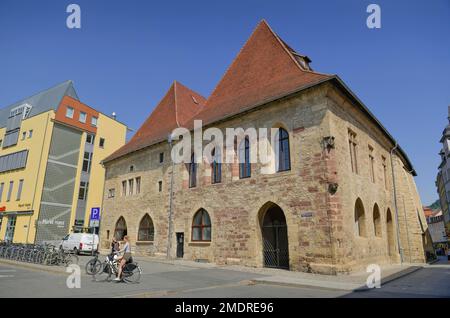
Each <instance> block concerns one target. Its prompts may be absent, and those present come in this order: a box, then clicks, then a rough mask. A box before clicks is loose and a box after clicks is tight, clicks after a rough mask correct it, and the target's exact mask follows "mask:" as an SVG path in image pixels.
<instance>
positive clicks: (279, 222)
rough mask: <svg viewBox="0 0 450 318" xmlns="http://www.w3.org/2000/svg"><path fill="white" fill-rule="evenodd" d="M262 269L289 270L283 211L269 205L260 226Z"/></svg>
mask: <svg viewBox="0 0 450 318" xmlns="http://www.w3.org/2000/svg"><path fill="white" fill-rule="evenodd" d="M261 232H262V241H263V258H264V267H272V268H283V269H289V244H288V232H287V224H286V218H285V216H284V213H283V210H281V208H280V207H279V206H278V205H276V204H270V205H269V206H268V208H267V209H266V211H265V213H264V215H263V219H262V224H261Z"/></svg>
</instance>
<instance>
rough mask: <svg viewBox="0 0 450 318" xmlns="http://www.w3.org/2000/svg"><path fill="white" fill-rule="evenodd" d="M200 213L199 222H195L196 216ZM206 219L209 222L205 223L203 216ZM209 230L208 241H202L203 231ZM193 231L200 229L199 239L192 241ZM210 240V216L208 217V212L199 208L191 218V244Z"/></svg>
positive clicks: (204, 240)
mask: <svg viewBox="0 0 450 318" xmlns="http://www.w3.org/2000/svg"><path fill="white" fill-rule="evenodd" d="M199 213H201V216H200V222H196V219H197V215H198V214H199ZM205 214H206V216H207V217H208V218H207V220H208V221H209V222H206V223H205V218H204V216H205ZM206 228H209V229H210V231H209V232H210V234H209V235H210V237H209V239H204V237H203V230H204V229H206ZM195 229H200V239H197V240H196V239H194V231H195ZM211 239H212V222H211V216H210V215H209V213H208V211H206V210H205V209H204V208H200V209H198V210H197V212H195V214H194V216H193V218H192V226H191V242H211Z"/></svg>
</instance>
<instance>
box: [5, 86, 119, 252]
mask: <svg viewBox="0 0 450 318" xmlns="http://www.w3.org/2000/svg"><path fill="white" fill-rule="evenodd" d="M126 133H127V127H126V125H124V124H122V123H120V122H119V121H117V120H116V119H115V118H114V117H110V116H107V115H105V114H103V113H101V112H99V111H97V110H95V109H93V108H91V107H89V106H88V105H86V104H83V103H82V102H80V100H79V98H78V95H77V93H76V91H75V89H74V87H73V83H72V81H67V82H64V83H62V84H60V85H57V86H55V87H52V88H50V89H48V90H45V91H43V92H40V93H38V94H36V95H33V96H31V97H29V98H26V99H24V100H21V101H19V102H17V103H14V104H13V105H10V106H8V107H6V108H3V109H0V240H5V241H11V242H15V243H41V242H47V241H55V240H60V239H61V238H62V237H64V236H65V235H66V234H68V233H70V232H80V231H86V230H87V229H91V230H94V229H95V228H97V230H98V226H99V221H91V213H92V212H94V214H95V212H97V211H101V205H102V198H103V184H104V179H105V169H104V168H103V166H102V164H101V161H102V160H103V159H104V158H105V157H107V156H108V155H110V154H111V153H113V152H114V151H115V150H117V149H118V148H120V147H121V146H123V145H124V144H125V139H126ZM97 208H98V209H97Z"/></svg>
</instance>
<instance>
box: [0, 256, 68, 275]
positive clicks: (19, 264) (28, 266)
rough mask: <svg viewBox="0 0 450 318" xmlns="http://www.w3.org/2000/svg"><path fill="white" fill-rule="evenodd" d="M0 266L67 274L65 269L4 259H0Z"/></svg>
mask: <svg viewBox="0 0 450 318" xmlns="http://www.w3.org/2000/svg"><path fill="white" fill-rule="evenodd" d="M0 264H3V265H11V266H14V267H22V268H26V269H32V270H36V271H44V272H48V273H54V274H64V275H66V274H67V273H66V268H65V267H55V266H44V265H37V264H30V263H22V262H17V261H11V260H5V259H0Z"/></svg>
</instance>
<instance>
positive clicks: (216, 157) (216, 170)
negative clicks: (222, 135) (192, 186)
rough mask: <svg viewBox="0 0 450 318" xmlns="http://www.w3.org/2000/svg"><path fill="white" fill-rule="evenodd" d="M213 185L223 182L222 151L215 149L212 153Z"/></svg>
mask: <svg viewBox="0 0 450 318" xmlns="http://www.w3.org/2000/svg"><path fill="white" fill-rule="evenodd" d="M211 156H212V160H213V162H212V163H211V183H220V182H221V181H222V164H221V162H222V160H221V156H220V149H218V148H217V147H216V148H214V149H213V150H212V152H211Z"/></svg>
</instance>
